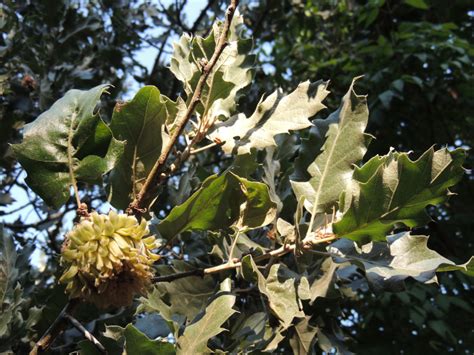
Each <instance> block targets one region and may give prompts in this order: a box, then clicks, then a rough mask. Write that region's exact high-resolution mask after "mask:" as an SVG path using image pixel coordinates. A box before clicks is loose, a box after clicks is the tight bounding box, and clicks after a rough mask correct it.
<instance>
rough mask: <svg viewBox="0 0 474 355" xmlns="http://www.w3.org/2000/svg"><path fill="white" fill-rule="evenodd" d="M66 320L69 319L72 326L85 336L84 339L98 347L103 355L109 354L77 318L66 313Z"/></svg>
mask: <svg viewBox="0 0 474 355" xmlns="http://www.w3.org/2000/svg"><path fill="white" fill-rule="evenodd" d="M64 317H65V318H67V319H68V320H69V321H70V322H71V324H72V325H73V326H74V327H76V329H77V330H79V331H80V332H81V333H82V334H84V337H85V338H86V339H87V340H89V341H90V342H91V343H92V344H94V345H95V346H96V348H97V349H98V350H99V351H100V352H101V353H102V354H107V350H106V349H105V347H104V346H103V345H102V344H101V343H100V341H98V340H97V338H96V337H95V336H93V335H92V334H91V333H90V332H89V331H88V330H87V329H86V328H85V327H84V326H83V325H82V324H81V323H80V322H79V321H78V320H77V319H76V318H74V317H73V316H71V315H70V314H68V313H66V314H65V315H64Z"/></svg>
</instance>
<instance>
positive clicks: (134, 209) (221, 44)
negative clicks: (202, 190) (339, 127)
mask: <svg viewBox="0 0 474 355" xmlns="http://www.w3.org/2000/svg"><path fill="white" fill-rule="evenodd" d="M237 4H238V0H231V3H230V5H229V7H228V8H227V11H226V16H225V22H224V25H223V29H222V33H221V35H220V37H219V40H218V42H217V45H216V48H215V50H214V53H213V55H212V57H211V59H210V60H209V62H208V63H207V64H206V65H205V66H204V68H203V69H202V72H201V76H200V78H199V81H198V83H197V85H196V89H195V90H194V94H193V96H192V98H191V101H190V102H189V105H188V107H187V110H186V112H185V114H184V115H183V117H181V118H180V119H179V121H178V122H177V124H176V129H175V130H174V131H173V134H172V135H171V137H170V139H169V140H168V142H167V143H166V145H165V146H164V147H163V150H162V152H161V154H160V156H159V158H158V160H157V161H156V163H155V165H154V166H153V168H152V170H151V171H150V174H149V175H148V177H147V179H146V180H145V183H144V184H143V186H142V188H141V190H140V192H139V193H138V194H137V196H136V198H135V199H134V200H133V201H132V202H131V203H130V205H129V206H128V208H127V213H128V214H130V215H132V214H133V215H136V216H139V215H141V214H142V213H143V212H145V211H146V208H144V206H143V205H144V202H145V201H146V200H147V197H148V196H147V195H148V192H149V190H150V189H151V188H152V187H153V185H154V184H155V183H156V182H157V181H158V178H159V175H160V173H161V170H162V169H163V167H164V165H165V164H166V160H167V159H168V156H169V154H170V152H171V150H172V148H173V146H174V145H175V143H176V141H177V140H178V137H179V136H180V135H181V133H182V131H183V129H184V127H185V126H186V124H187V123H188V121H189V119H190V118H191V116H192V115H193V113H194V110H195V109H196V106H197V105H198V103H199V101H200V100H201V94H202V89H203V87H204V84H205V83H206V80H207V78H208V76H209V74H210V73H211V71H212V69H213V68H214V66H215V64H216V63H217V60H218V59H219V57H220V55H221V54H222V52H223V50H224V48H225V47H226V45H227V37H228V34H229V29H230V23H231V21H232V18H233V16H234V12H235V10H236V8H237Z"/></svg>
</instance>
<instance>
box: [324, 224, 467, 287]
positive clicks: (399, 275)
mask: <svg viewBox="0 0 474 355" xmlns="http://www.w3.org/2000/svg"><path fill="white" fill-rule="evenodd" d="M386 240H387V242H388V243H385V242H384V243H378V242H371V243H368V244H365V245H363V246H362V247H358V246H357V243H355V242H353V241H350V240H347V239H340V240H338V241H337V242H335V243H333V244H331V246H329V247H328V251H329V252H330V253H331V254H333V258H334V259H335V261H336V262H337V263H341V262H345V261H349V262H351V263H353V264H355V265H357V266H360V267H362V268H363V269H364V270H365V273H366V276H367V279H368V280H369V282H370V283H371V284H372V286H374V287H375V288H377V289H386V290H393V291H400V289H403V280H405V279H406V278H408V277H412V278H414V279H415V280H417V281H419V282H424V283H432V282H436V281H437V280H436V273H437V272H444V271H452V270H461V271H462V272H464V273H466V274H468V275H472V274H473V273H474V263H473V261H472V260H473V258H471V260H469V261H468V262H467V263H465V264H462V265H456V264H455V263H454V262H452V261H451V260H449V259H446V258H445V257H443V256H441V255H440V254H438V253H437V252H436V251H434V250H431V249H429V248H428V237H427V236H424V235H412V234H410V233H409V232H403V233H398V234H394V235H389V236H387V237H386Z"/></svg>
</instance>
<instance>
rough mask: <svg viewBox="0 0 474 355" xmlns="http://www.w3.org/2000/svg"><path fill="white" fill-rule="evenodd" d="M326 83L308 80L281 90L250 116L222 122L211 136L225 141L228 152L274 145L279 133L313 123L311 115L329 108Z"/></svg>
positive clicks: (239, 116)
mask: <svg viewBox="0 0 474 355" xmlns="http://www.w3.org/2000/svg"><path fill="white" fill-rule="evenodd" d="M327 85H328V82H323V81H318V82H315V83H310V82H309V81H305V82H303V83H301V84H299V85H298V87H297V88H296V89H295V90H294V91H293V92H291V93H290V94H288V95H284V94H283V92H282V90H281V89H278V90H277V91H275V92H274V93H273V94H271V95H270V96H268V97H267V98H265V99H263V98H262V100H261V101H260V102H259V104H258V105H257V109H256V110H255V112H254V113H253V114H252V115H251V116H250V117H248V118H247V117H246V116H245V115H244V114H243V113H239V114H238V115H235V116H232V117H231V118H230V119H228V120H227V121H225V122H219V123H217V124H216V125H215V126H214V129H213V130H212V132H211V133H210V136H211V138H212V139H218V140H220V141H222V142H224V144H223V145H222V150H224V152H225V153H227V154H230V153H234V154H239V155H240V154H248V153H250V151H251V149H252V148H256V149H265V148H267V147H274V146H276V142H275V138H274V137H275V136H276V135H277V134H281V133H289V131H296V130H300V129H304V128H308V127H309V126H311V121H310V120H309V118H311V117H313V116H314V115H315V114H316V113H318V112H319V111H320V110H322V109H323V108H325V107H326V106H324V105H323V103H322V101H323V100H324V98H325V97H326V96H327V95H328V93H329V91H327V90H326V88H327Z"/></svg>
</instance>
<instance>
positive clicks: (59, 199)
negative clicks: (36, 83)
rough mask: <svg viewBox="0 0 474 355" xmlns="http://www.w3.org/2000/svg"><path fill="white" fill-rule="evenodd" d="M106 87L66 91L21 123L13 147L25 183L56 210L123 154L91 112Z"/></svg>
mask: <svg viewBox="0 0 474 355" xmlns="http://www.w3.org/2000/svg"><path fill="white" fill-rule="evenodd" d="M107 87H108V86H107V85H100V86H97V87H95V88H93V89H90V90H87V91H83V90H70V91H68V92H67V93H66V95H64V96H63V97H62V98H61V99H59V100H58V101H56V102H55V103H54V104H53V106H51V108H50V109H49V110H48V111H46V112H44V113H42V114H41V115H40V116H39V117H38V118H37V119H36V120H35V121H33V122H31V123H30V124H28V125H26V126H25V131H24V135H23V142H22V143H20V144H14V145H12V149H13V152H14V153H15V155H16V157H17V158H18V161H19V162H20V164H21V165H22V166H23V168H25V170H26V172H27V173H28V177H27V178H26V183H27V184H28V186H29V187H30V188H31V189H32V190H33V191H34V192H36V193H37V194H38V195H39V196H40V197H41V198H43V200H44V201H45V202H46V203H47V204H48V205H51V206H52V207H54V208H59V207H61V205H63V204H64V203H66V202H67V200H68V199H69V197H70V186H71V185H73V184H75V183H76V182H85V183H91V184H95V183H97V184H101V183H102V175H104V174H105V173H107V172H108V171H110V170H111V169H112V168H113V167H114V166H115V164H116V162H117V159H118V158H119V157H120V156H121V154H122V153H123V146H124V142H120V141H118V140H117V139H115V138H114V137H113V136H112V133H111V131H110V129H109V127H108V126H107V125H106V124H105V123H104V121H102V119H101V118H100V116H99V114H97V113H96V112H95V108H96V106H97V102H98V101H99V99H100V97H101V95H102V94H103V92H104V91H105V90H106V89H107Z"/></svg>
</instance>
